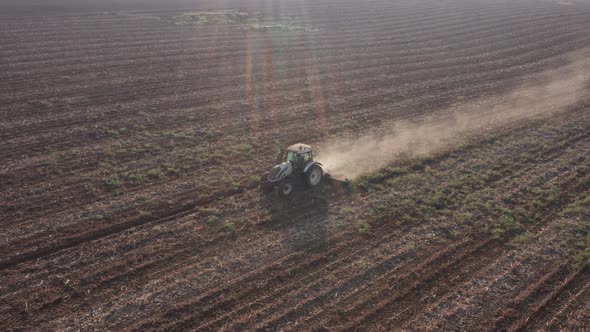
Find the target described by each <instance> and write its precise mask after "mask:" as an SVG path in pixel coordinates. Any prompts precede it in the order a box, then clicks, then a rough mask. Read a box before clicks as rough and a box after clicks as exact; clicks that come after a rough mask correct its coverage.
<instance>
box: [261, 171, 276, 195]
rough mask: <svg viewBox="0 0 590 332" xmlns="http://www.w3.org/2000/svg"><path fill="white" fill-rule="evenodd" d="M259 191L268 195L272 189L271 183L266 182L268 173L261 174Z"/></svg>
mask: <svg viewBox="0 0 590 332" xmlns="http://www.w3.org/2000/svg"><path fill="white" fill-rule="evenodd" d="M260 189H262V191H263V192H265V193H269V192H271V191H272V189H273V185H272V182H269V181H268V172H266V173H264V174H262V176H261V177H260Z"/></svg>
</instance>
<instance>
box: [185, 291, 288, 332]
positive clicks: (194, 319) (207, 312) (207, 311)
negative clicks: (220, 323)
mask: <svg viewBox="0 0 590 332" xmlns="http://www.w3.org/2000/svg"><path fill="white" fill-rule="evenodd" d="M265 288H267V286H266V285H265ZM283 291H284V290H281V292H283ZM256 302H259V300H257V301H256ZM195 306H196V305H195ZM191 308H192V306H191ZM207 313H209V312H208V311H207ZM174 316H177V315H174ZM215 316H218V315H215ZM223 317H224V316H222V317H221V318H219V319H222V318H223ZM195 319H196V318H195V317H193V318H191V319H190V321H193V320H195ZM182 326H183V327H187V326H188V325H182ZM203 327H204V326H201V328H203Z"/></svg>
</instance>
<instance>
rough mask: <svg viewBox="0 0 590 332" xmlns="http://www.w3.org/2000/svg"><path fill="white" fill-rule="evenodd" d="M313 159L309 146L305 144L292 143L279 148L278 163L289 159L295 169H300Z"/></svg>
mask: <svg viewBox="0 0 590 332" xmlns="http://www.w3.org/2000/svg"><path fill="white" fill-rule="evenodd" d="M312 160H313V151H312V149H311V146H309V145H306V144H301V143H298V144H294V145H291V146H290V147H288V148H286V149H281V152H280V153H279V156H278V160H277V162H278V163H281V162H287V161H290V162H291V163H292V164H293V166H294V167H295V168H296V169H300V170H302V169H303V167H305V165H307V164H308V163H309V162H310V161H312Z"/></svg>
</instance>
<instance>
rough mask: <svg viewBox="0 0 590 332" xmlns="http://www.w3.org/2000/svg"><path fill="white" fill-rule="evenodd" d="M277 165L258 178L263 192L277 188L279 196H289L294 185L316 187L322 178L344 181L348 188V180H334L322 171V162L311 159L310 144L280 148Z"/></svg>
mask: <svg viewBox="0 0 590 332" xmlns="http://www.w3.org/2000/svg"><path fill="white" fill-rule="evenodd" d="M277 162H278V163H279V164H278V165H276V166H274V167H273V168H271V170H270V171H269V172H267V173H264V174H263V175H262V177H261V179H260V187H261V188H262V190H263V191H264V192H272V191H273V190H274V187H277V186H278V188H279V194H280V195H281V196H284V197H286V196H289V195H291V193H292V192H293V189H294V187H295V185H298V184H301V183H304V184H305V185H306V186H307V187H308V188H315V187H318V186H319V185H320V184H321V182H322V180H323V179H324V178H327V179H330V180H335V181H338V182H341V183H344V184H345V185H346V187H347V188H350V181H349V180H336V179H333V178H332V177H331V176H330V175H329V174H326V173H324V169H323V168H322V164H321V163H319V162H318V161H316V160H314V159H313V151H312V148H311V146H309V145H307V144H302V143H297V144H294V145H291V146H290V147H288V148H286V149H281V150H280V152H279V154H278V156H277Z"/></svg>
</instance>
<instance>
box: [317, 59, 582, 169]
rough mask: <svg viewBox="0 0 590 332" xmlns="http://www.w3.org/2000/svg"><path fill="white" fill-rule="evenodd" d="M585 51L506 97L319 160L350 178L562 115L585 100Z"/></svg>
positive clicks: (460, 107)
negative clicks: (516, 124)
mask: <svg viewBox="0 0 590 332" xmlns="http://www.w3.org/2000/svg"><path fill="white" fill-rule="evenodd" d="M589 55H590V50H589V49H585V50H583V51H579V52H576V53H575V54H572V55H570V56H569V58H568V60H569V64H568V65H565V66H563V67H559V68H557V69H552V70H548V71H545V72H543V73H541V74H539V75H535V76H533V77H531V78H530V79H528V80H527V81H528V82H529V83H527V84H524V85H522V86H520V87H518V88H516V89H515V90H513V91H512V92H510V93H507V94H504V95H501V96H497V97H493V98H485V99H479V100H476V101H474V102H469V103H463V104H456V105H453V106H452V107H450V108H449V109H447V110H446V111H445V112H442V114H445V115H444V116H441V117H440V118H438V119H435V120H432V119H430V120H423V121H422V122H420V123H409V122H401V121H400V122H395V123H393V124H390V125H386V126H384V128H383V130H380V132H382V133H384V134H368V135H364V136H360V137H356V138H349V139H340V140H335V141H328V142H325V143H324V144H320V145H319V147H320V148H321V151H320V154H319V156H318V159H319V160H320V161H321V162H322V163H323V165H324V167H325V168H326V170H327V172H329V173H331V174H332V175H333V176H340V177H347V178H349V179H354V178H356V177H358V176H360V175H363V174H366V173H369V172H372V171H375V170H378V169H380V168H383V167H384V166H386V165H388V164H390V163H392V162H394V161H395V160H398V159H400V158H412V157H417V156H419V155H424V154H431V153H436V152H437V151H440V150H442V149H448V148H451V147H453V146H455V145H457V144H461V143H465V142H467V141H469V140H474V139H477V137H478V136H481V135H483V134H485V133H490V132H493V131H494V130H499V129H501V128H502V127H503V126H505V125H508V124H511V123H514V122H519V121H523V120H531V119H539V118H544V117H547V116H549V115H552V114H556V113H559V112H565V111H567V110H568V107H570V106H573V105H574V104H576V103H577V102H578V101H580V100H581V99H582V98H585V97H589V96H590V90H589V89H588V84H589V82H590V56H589Z"/></svg>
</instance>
